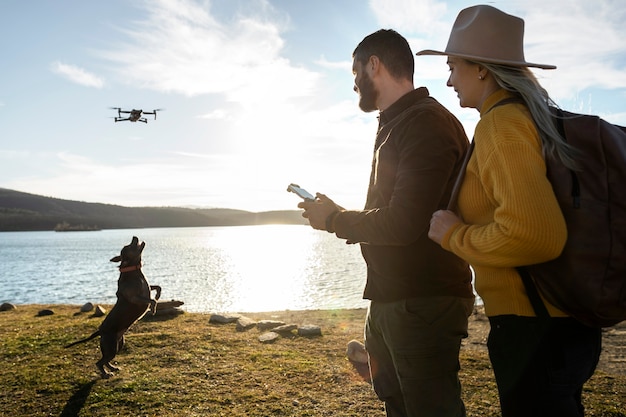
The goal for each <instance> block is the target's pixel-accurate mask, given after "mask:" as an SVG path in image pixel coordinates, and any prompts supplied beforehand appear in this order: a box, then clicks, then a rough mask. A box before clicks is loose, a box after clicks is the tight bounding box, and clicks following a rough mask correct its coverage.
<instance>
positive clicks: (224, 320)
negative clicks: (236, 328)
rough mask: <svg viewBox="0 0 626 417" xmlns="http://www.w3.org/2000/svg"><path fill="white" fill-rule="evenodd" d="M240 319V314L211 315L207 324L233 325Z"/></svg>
mask: <svg viewBox="0 0 626 417" xmlns="http://www.w3.org/2000/svg"><path fill="white" fill-rule="evenodd" d="M240 317H241V314H211V318H210V319H209V323H217V324H228V323H234V322H236V321H237V320H239V318H240Z"/></svg>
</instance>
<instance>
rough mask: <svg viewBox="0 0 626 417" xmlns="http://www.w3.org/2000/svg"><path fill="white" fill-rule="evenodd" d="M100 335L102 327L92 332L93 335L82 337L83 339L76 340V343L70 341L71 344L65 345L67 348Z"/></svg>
mask: <svg viewBox="0 0 626 417" xmlns="http://www.w3.org/2000/svg"><path fill="white" fill-rule="evenodd" d="M98 336H100V329H98V330H96V331H95V332H93V333H92V335H91V336H89V337H86V338H84V339H81V340H79V341H77V342H74V343H70V344H69V345H65V348H68V347H72V346H75V345H78V344H80V343H84V342H87V341H89V340H91V339H94V338H96V337H98Z"/></svg>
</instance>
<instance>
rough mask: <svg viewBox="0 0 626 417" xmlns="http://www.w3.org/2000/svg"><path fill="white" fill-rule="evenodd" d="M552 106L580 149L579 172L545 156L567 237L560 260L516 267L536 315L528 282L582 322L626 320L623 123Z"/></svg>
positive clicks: (538, 304) (559, 123) (625, 144)
mask: <svg viewBox="0 0 626 417" xmlns="http://www.w3.org/2000/svg"><path fill="white" fill-rule="evenodd" d="M553 111H554V114H555V122H556V123H557V127H558V130H559V132H560V133H561V136H562V137H563V138H565V140H566V141H567V142H568V143H569V144H570V145H572V146H574V147H575V148H577V149H578V150H579V151H580V152H581V154H582V156H581V157H580V158H579V159H578V160H577V163H578V165H579V170H577V171H571V170H569V169H568V168H566V167H565V166H563V164H562V163H561V161H560V160H558V159H555V158H551V157H547V158H546V166H547V170H548V171H547V176H548V179H549V180H550V183H551V184H552V188H553V189H554V194H555V195H556V198H557V200H558V202H559V205H560V206H561V211H562V212H563V216H564V217H565V222H566V223H567V233H568V237H567V242H566V244H565V248H564V249H563V252H562V253H561V255H560V256H559V257H558V258H556V259H554V260H552V261H549V262H545V263H542V264H537V265H529V266H524V267H521V268H518V272H520V275H521V276H522V279H523V280H524V285H525V286H526V290H527V292H528V293H529V298H530V299H531V302H532V303H533V308H534V309H535V313H537V314H538V315H542V314H543V315H546V316H547V311H544V312H543V313H541V308H542V307H543V310H545V306H543V303H542V302H541V299H540V298H539V297H537V296H535V300H533V296H532V293H533V291H532V287H531V286H532V285H533V282H534V284H535V285H536V287H537V288H538V290H539V292H540V293H541V294H542V295H543V296H544V297H545V298H546V299H547V300H548V301H549V302H550V303H552V304H554V305H555V306H557V307H558V308H560V309H561V310H563V311H565V312H566V313H568V314H569V315H571V316H572V317H574V318H576V319H578V320H579V321H581V322H582V323H584V324H586V325H588V326H593V327H608V326H613V325H615V324H617V323H619V322H621V321H623V320H626V127H622V126H617V125H613V124H611V123H608V122H606V121H605V120H603V119H601V118H599V117H597V116H591V115H582V114H576V113H570V112H566V111H562V110H560V109H553ZM525 271H526V272H527V273H526V272H525ZM528 274H530V276H531V277H532V279H530V277H529V276H528ZM525 275H526V278H524V276H525ZM529 287H530V290H529Z"/></svg>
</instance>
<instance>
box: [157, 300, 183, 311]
mask: <svg viewBox="0 0 626 417" xmlns="http://www.w3.org/2000/svg"><path fill="white" fill-rule="evenodd" d="M183 304H185V303H184V302H183V301H178V300H171V301H159V302H157V307H156V311H157V314H158V313H159V310H169V309H172V308H176V307H180V306H182V305H183Z"/></svg>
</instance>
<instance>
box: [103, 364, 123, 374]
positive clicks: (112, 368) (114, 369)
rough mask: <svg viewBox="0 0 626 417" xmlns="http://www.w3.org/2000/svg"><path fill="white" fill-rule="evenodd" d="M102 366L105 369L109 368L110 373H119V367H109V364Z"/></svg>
mask: <svg viewBox="0 0 626 417" xmlns="http://www.w3.org/2000/svg"><path fill="white" fill-rule="evenodd" d="M104 366H106V367H107V368H109V369H110V370H111V371H113V372H117V371H119V370H120V368H119V367H117V366H113V365H111V364H110V363H107V364H105V365H104Z"/></svg>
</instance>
